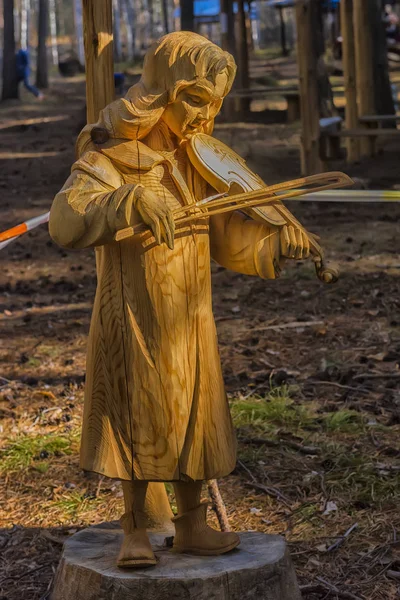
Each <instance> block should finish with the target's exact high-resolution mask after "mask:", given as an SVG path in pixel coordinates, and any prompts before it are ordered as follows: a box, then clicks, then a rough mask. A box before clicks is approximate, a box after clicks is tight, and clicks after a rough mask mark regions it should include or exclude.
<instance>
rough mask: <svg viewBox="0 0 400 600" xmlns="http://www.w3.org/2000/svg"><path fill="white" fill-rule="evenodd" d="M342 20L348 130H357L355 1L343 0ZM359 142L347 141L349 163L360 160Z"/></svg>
mask: <svg viewBox="0 0 400 600" xmlns="http://www.w3.org/2000/svg"><path fill="white" fill-rule="evenodd" d="M340 20H341V29H342V39H343V74H344V93H345V98H346V128H347V129H357V127H358V111H357V87H356V59H355V48H354V27H353V0H341V2H340ZM359 142H360V140H359V139H358V138H348V139H347V141H346V145H347V162H348V163H353V162H356V161H358V160H359V158H360V143H359Z"/></svg>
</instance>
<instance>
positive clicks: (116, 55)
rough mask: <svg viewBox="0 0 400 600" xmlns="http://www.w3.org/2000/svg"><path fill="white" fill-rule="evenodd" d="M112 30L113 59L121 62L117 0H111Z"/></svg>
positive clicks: (119, 15) (119, 16) (119, 21)
mask: <svg viewBox="0 0 400 600" xmlns="http://www.w3.org/2000/svg"><path fill="white" fill-rule="evenodd" d="M113 31H114V60H115V62H121V60H122V48H121V12H120V9H119V2H118V0H113Z"/></svg>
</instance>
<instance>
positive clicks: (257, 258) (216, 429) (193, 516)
mask: <svg viewBox="0 0 400 600" xmlns="http://www.w3.org/2000/svg"><path fill="white" fill-rule="evenodd" d="M235 70H236V67H235V63H234V60H233V58H232V57H231V56H230V55H229V54H228V53H226V52H223V51H222V50H221V49H220V48H219V47H218V46H216V45H214V44H213V43H211V42H210V41H208V40H207V39H205V38H203V37H201V36H199V35H197V34H194V33H188V32H180V33H172V34H169V35H166V36H165V37H163V38H161V39H160V40H159V41H158V42H156V43H155V44H153V46H152V47H151V48H150V50H149V51H148V53H147V55H146V59H145V63H144V69H143V75H142V78H141V80H140V82H139V83H138V84H137V85H135V86H133V87H132V88H131V89H130V90H129V92H128V94H127V95H126V97H125V98H123V99H120V100H117V101H115V102H113V103H112V104H110V105H109V106H107V107H106V108H105V109H104V110H103V111H102V112H101V115H100V119H99V121H98V123H97V124H96V125H88V126H87V127H85V129H84V130H83V131H82V133H81V134H80V136H79V138H78V144H77V148H78V156H79V158H78V160H77V161H76V163H75V164H74V165H73V167H72V172H71V176H70V177H69V178H68V180H67V181H66V183H65V185H64V186H63V188H62V190H61V191H60V192H59V193H58V194H57V196H56V197H55V199H54V202H53V206H52V209H51V215H50V233H51V236H52V237H53V239H54V240H55V241H56V242H57V243H58V244H60V245H62V246H64V247H67V248H87V247H95V248H96V252H97V273H98V286H97V293H96V298H95V302H94V309H93V316H92V323H91V329H90V335H89V348H88V357H87V377H86V390H85V409H84V422H83V432H82V446H81V466H82V467H83V469H86V470H89V471H95V472H97V473H101V474H104V475H106V476H108V477H113V478H118V479H120V480H122V485H123V491H124V500H125V506H126V512H125V514H124V515H123V517H122V518H121V525H122V528H123V530H124V533H125V536H124V541H123V545H122V548H121V552H120V555H119V558H118V565H119V566H121V567H139V566H145V565H154V564H155V562H156V560H155V556H154V554H153V551H152V548H151V545H150V542H149V539H148V536H147V534H146V525H147V523H146V519H145V514H144V501H145V496H146V489H147V485H148V482H151V481H161V482H165V481H171V482H173V484H174V489H175V494H176V500H177V506H178V516H177V517H175V518H174V524H175V530H176V534H175V538H174V546H173V550H174V551H176V552H192V553H195V554H200V555H214V554H222V553H224V552H227V551H229V550H231V549H233V548H234V547H235V546H237V544H238V543H239V538H238V536H237V535H236V534H235V533H232V532H218V531H215V530H214V529H212V528H211V527H209V526H208V525H207V524H206V512H207V504H206V503H201V501H200V494H201V486H202V481H203V480H206V479H213V478H219V477H223V476H224V475H227V474H229V473H230V472H231V471H232V470H233V468H234V466H235V462H236V443H235V435H234V431H233V427H232V422H231V418H230V414H229V407H228V403H227V399H226V395H225V391H224V384H223V379H222V374H221V367H220V361H219V356H218V348H217V338H216V330H215V324H214V319H213V314H212V305H211V273H210V260H211V257H213V258H214V259H215V260H216V261H217V262H219V263H220V264H222V265H223V266H225V267H227V268H230V269H233V270H235V271H238V272H241V273H246V274H249V275H258V276H260V277H263V278H271V279H273V278H275V277H277V276H278V275H279V272H280V269H281V267H282V264H283V262H284V260H285V258H294V259H302V258H306V257H307V256H308V255H309V253H310V248H311V249H312V252H313V254H314V255H317V256H318V257H319V258H321V251H320V249H319V246H318V244H317V243H316V241H315V239H314V238H313V237H312V236H311V235H310V234H308V233H307V232H306V231H305V230H304V228H303V227H302V226H301V225H300V224H299V223H298V222H297V221H296V220H295V219H294V217H293V216H292V215H291V214H290V213H289V211H287V210H286V209H285V207H284V206H283V204H282V203H281V202H280V200H278V199H277V198H276V196H274V195H273V194H274V193H275V192H277V191H279V189H277V188H276V187H275V188H274V187H272V188H265V186H264V184H263V182H262V181H261V180H260V179H259V178H257V177H256V176H255V175H254V174H251V172H248V173H250V174H251V175H252V176H253V179H254V181H256V184H254V185H252V184H251V185H242V186H241V185H231V183H232V182H230V181H227V180H226V177H222V179H223V181H224V185H222V184H217V183H216V179H217V178H218V175H219V174H220V170H221V168H222V167H221V165H220V164H219V166H217V171H216V172H215V169H214V171H213V166H215V165H218V161H217V160H215V157H214V158H213V155H212V154H211V155H210V156H211V158H210V160H208V159H207V152H202V150H201V148H202V147H203V150H204V146H206V147H207V148H208V151H209V149H210V147H211V146H212V145H213V143H215V144H216V146H217V147H218V148H219V150H220V151H221V152H222V154H224V152H225V151H224V149H223V145H221V144H218V143H217V142H216V141H215V140H213V138H211V137H210V134H211V132H212V129H213V123H214V118H215V116H216V115H217V113H218V111H219V110H220V108H221V105H222V101H223V98H224V97H225V96H226V95H227V93H228V92H229V90H230V88H231V86H232V82H233V79H234V75H235ZM202 136H204V137H202ZM228 150H229V149H228ZM214 154H215V153H214ZM216 154H218V152H216ZM235 156H237V155H235ZM219 158H221V155H220V156H219ZM230 158H232V156H231V157H230ZM239 160H240V161H241V159H239ZM241 164H242V165H244V163H243V161H241ZM247 177H248V178H250V179H251V177H250V175H247ZM321 182H322V184H325V185H326V186H328V187H329V186H334V185H339V184H342V185H343V184H345V183H348V180H346V179H345V177H344V176H342V175H340V174H334V175H330V176H329V175H328V176H325V178H324V176H322V179H317V180H315V179H314V180H312V181H309V180H302V184H303V185H304V184H305V185H308V184H310V183H311V184H313V185H315V184H316V185H318V184H319V183H321ZM235 183H236V184H237V183H238V182H235ZM298 183H299V182H295V184H293V182H292V183H291V184H289V185H286V186H285V185H284V186H278V188H279V187H280V188H282V189H286V190H287V189H289V190H290V189H292V188H293V187H294V185H297V184H298ZM229 188H231V189H230V193H239V192H243V191H246V192H249V190H256V191H253V192H250V193H249V194H248V195H247V196H246V195H245V194H243V193H242V194H239V196H241V198H240V202H241V204H237V205H236V201H235V200H234V197H231V198H229V197H228V198H221V197H218V198H216V197H215V195H216V192H218V191H219V192H226V191H227V190H228V189H229ZM228 191H229V190H228ZM295 193H298V192H293V191H292V192H288V194H289V195H290V194H295ZM252 194H253V196H252ZM254 194H255V196H254ZM257 194H258V196H257ZM210 196H214V198H213V199H212V200H210V202H208V203H207V202H203V200H204V199H206V198H209V197H210ZM256 196H257V197H256ZM237 199H238V197H237V198H236V200H237ZM221 201H222V202H223V203H225V204H223V208H224V210H222V208H221V204H218V203H221ZM243 203H244V204H243ZM255 205H257V206H260V205H265V207H263V208H262V209H259V210H258V209H257V210H256V209H255V208H254V206H255ZM237 206H239V207H240V208H241V209H242V210H243V209H244V210H245V212H242V210H241V211H239V210H237ZM213 208H214V210H212V209H213ZM215 208H217V209H218V210H215ZM225 209H226V210H225ZM207 211H208V212H207ZM251 211H253V212H251ZM253 217H254V218H253ZM256 219H257V220H256ZM320 262H321V261H320ZM324 273H325V272H324ZM322 278H323V279H326V280H329V279H333V278H334V276H332V277H330V276H329V277H328V276H327V277H326V276H325V274H324V275H323V277H322Z"/></svg>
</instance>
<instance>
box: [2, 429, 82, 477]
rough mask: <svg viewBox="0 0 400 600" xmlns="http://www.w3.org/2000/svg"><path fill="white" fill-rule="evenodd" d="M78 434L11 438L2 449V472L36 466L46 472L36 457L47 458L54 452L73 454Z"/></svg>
mask: <svg viewBox="0 0 400 600" xmlns="http://www.w3.org/2000/svg"><path fill="white" fill-rule="evenodd" d="M76 437H77V435H76V434H70V435H69V436H54V435H38V436H35V437H30V436H20V437H18V438H17V439H15V440H12V441H11V440H10V443H9V445H8V446H6V447H5V448H3V449H1V450H0V473H10V472H14V471H21V470H23V469H26V468H28V467H31V466H34V467H35V468H36V469H37V470H38V471H40V472H42V473H43V472H45V471H44V469H45V467H44V464H46V463H43V462H38V463H36V464H35V459H36V460H40V459H45V458H47V457H49V458H50V457H51V456H52V455H53V456H54V454H56V455H57V454H59V453H60V454H71V453H72V452H73V451H74V450H75V449H76V448H75V447H74V446H75V442H76Z"/></svg>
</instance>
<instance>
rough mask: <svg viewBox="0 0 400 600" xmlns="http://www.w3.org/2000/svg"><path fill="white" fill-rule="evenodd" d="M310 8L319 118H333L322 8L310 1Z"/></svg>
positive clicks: (334, 112)
mask: <svg viewBox="0 0 400 600" xmlns="http://www.w3.org/2000/svg"><path fill="white" fill-rule="evenodd" d="M310 7H311V9H312V12H311V19H312V31H313V32H314V35H313V45H314V52H315V56H316V60H317V83H318V105H319V116H320V117H323V118H327V117H333V116H334V115H336V114H337V110H336V108H335V105H334V102H333V93H332V88H331V83H330V81H329V76H328V72H327V70H326V65H325V62H324V54H325V38H324V27H323V16H322V7H321V3H320V2H318V1H316V0H312V1H311V3H310Z"/></svg>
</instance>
